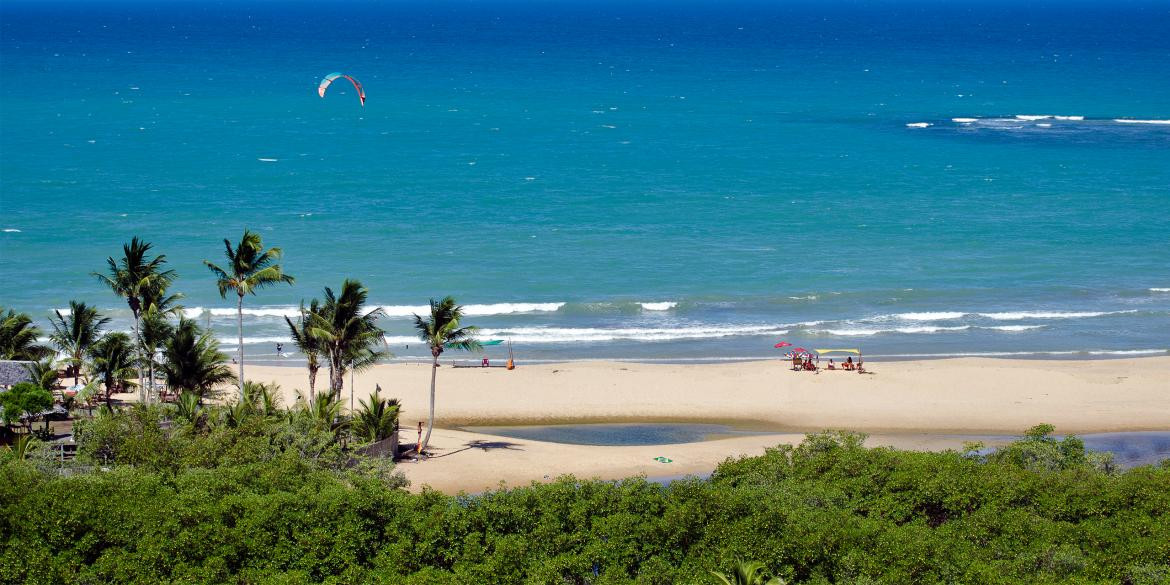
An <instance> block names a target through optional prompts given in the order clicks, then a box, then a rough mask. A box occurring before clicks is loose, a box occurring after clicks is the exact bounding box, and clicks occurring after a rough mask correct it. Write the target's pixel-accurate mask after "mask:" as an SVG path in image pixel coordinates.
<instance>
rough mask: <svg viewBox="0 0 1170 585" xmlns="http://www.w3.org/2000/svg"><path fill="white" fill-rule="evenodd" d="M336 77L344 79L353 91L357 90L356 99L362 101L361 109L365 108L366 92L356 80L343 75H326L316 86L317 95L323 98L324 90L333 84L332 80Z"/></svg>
mask: <svg viewBox="0 0 1170 585" xmlns="http://www.w3.org/2000/svg"><path fill="white" fill-rule="evenodd" d="M338 77H344V78H346V79H348V80H349V82H350V83H352V84H353V87H354V89H356V90H357V94H358V99H359V100H361V101H362V107H363V108H364V107H365V106H366V91H365V90H364V89H362V84H361V83H359V82H358V80H356V79H354V78H352V77H350V76H348V75H346V74H344V73H330V74H329V75H326V76H325V79H322V80H321V85H319V86H317V95H319V96H321V97H325V90H326V89H328V88H329V84H331V83H333V80H334V79H337V78H338Z"/></svg>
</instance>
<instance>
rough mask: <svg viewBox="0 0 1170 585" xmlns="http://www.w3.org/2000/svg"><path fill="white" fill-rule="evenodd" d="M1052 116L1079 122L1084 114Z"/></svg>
mask: <svg viewBox="0 0 1170 585" xmlns="http://www.w3.org/2000/svg"><path fill="white" fill-rule="evenodd" d="M1053 118H1056V119H1057V120H1066V121H1070V122H1080V121H1081V120H1084V119H1085V117H1084V116H1053Z"/></svg>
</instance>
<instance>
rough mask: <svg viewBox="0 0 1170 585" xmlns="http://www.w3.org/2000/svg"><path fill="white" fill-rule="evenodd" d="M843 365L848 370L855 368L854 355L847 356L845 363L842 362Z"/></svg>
mask: <svg viewBox="0 0 1170 585" xmlns="http://www.w3.org/2000/svg"><path fill="white" fill-rule="evenodd" d="M841 367H843V368H845V369H846V370H852V369H853V356H849V357H847V358H845V363H844V364H841Z"/></svg>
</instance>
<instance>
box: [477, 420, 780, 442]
mask: <svg viewBox="0 0 1170 585" xmlns="http://www.w3.org/2000/svg"><path fill="white" fill-rule="evenodd" d="M464 430H467V431H470V432H473V433H484V434H487V435H499V436H502V437H512V438H514V439H529V440H532V441H545V442H548V443H568V444H570V445H609V446H634V445H672V444H677V443H697V442H700V441H711V440H714V439H726V438H728V437H738V436H745V435H767V434H772V433H779V432H782V431H754V430H747V429H741V428H737V427H732V426H728V425H716V424H698V423H598V424H579V425H523V426H500V427H464Z"/></svg>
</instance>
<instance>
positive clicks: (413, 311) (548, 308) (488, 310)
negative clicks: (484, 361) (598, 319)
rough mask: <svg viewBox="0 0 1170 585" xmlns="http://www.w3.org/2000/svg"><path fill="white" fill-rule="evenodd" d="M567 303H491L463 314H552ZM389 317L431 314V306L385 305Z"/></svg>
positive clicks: (465, 306) (470, 308)
mask: <svg viewBox="0 0 1170 585" xmlns="http://www.w3.org/2000/svg"><path fill="white" fill-rule="evenodd" d="M563 306H565V303H563V302H562V303H491V304H483V305H464V306H463V314H464V315H468V316H477V317H483V316H486V315H511V314H515V313H551V312H554V311H557V310H560V308H561V307H563ZM380 308H381V309H382V312H383V313H385V314H386V316H387V317H391V318H394V317H413V316H415V315H425V314H427V313H429V312H430V310H431V308H430V306H429V305H383V306H382V307H380Z"/></svg>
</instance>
